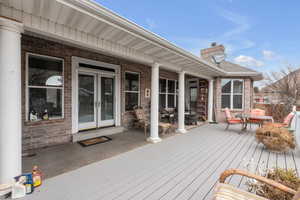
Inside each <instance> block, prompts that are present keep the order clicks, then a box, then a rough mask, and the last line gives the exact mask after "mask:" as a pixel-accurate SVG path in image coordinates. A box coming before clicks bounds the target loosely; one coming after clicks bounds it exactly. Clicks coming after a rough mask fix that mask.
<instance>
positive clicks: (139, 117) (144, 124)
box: [134, 107, 172, 137]
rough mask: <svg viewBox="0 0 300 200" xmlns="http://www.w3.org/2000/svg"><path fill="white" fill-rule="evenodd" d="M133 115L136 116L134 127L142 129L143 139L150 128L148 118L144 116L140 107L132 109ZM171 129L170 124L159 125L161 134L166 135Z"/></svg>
mask: <svg viewBox="0 0 300 200" xmlns="http://www.w3.org/2000/svg"><path fill="white" fill-rule="evenodd" d="M134 113H135V116H136V122H135V126H137V127H140V128H144V134H145V137H147V130H148V128H149V126H150V122H149V119H148V117H147V116H146V114H145V111H144V109H143V108H142V107H136V108H134ZM171 128H172V125H171V124H170V123H162V122H160V123H159V130H160V132H161V134H166V133H167V132H168V131H170V130H171Z"/></svg>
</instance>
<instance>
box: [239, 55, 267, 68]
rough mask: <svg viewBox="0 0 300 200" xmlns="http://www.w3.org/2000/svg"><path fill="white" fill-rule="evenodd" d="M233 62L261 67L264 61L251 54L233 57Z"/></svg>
mask: <svg viewBox="0 0 300 200" xmlns="http://www.w3.org/2000/svg"><path fill="white" fill-rule="evenodd" d="M234 62H235V63H237V64H241V65H244V66H247V67H261V66H263V65H264V63H263V62H262V61H260V60H257V59H255V58H253V57H251V56H245V55H240V56H237V57H235V58H234Z"/></svg>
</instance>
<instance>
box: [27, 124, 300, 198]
mask: <svg viewBox="0 0 300 200" xmlns="http://www.w3.org/2000/svg"><path fill="white" fill-rule="evenodd" d="M224 128H225V126H224V125H221V124H220V125H205V126H203V127H199V128H196V129H192V130H191V131H189V132H188V133H186V134H181V135H176V136H173V137H170V138H167V139H165V140H163V141H162V142H161V143H158V144H149V145H145V146H143V147H140V148H137V149H134V150H132V151H130V152H127V153H124V154H121V155H118V156H116V157H113V158H110V159H107V160H103V161H100V162H97V163H93V164H90V165H87V166H85V167H82V168H80V169H77V170H74V171H71V172H68V173H65V174H62V175H60V176H57V177H53V178H50V179H47V180H46V181H45V182H44V184H43V186H42V187H40V188H38V190H37V191H35V193H34V194H33V195H30V196H27V197H26V198H24V199H33V200H37V199H43V200H48V199H49V200H50V199H51V200H52V199H66V200H68V199H70V200H71V199H72V200H76V199H91V200H100V199H101V200H121V199H122V200H126V199H130V200H144V199H147V200H158V199H161V200H170V199H180V200H187V199H190V200H194V199H202V200H206V199H207V200H208V199H211V198H212V194H213V191H214V186H215V185H216V184H217V182H218V178H219V176H220V174H221V173H222V172H223V171H224V170H226V169H230V168H238V169H245V164H246V163H247V162H249V160H251V159H253V160H254V171H256V170H257V169H258V166H260V165H265V166H267V167H268V168H271V167H276V166H278V167H282V168H285V169H288V168H293V169H296V170H297V173H299V167H300V152H298V151H294V152H287V153H281V154H279V153H274V152H269V151H268V150H266V149H265V148H264V147H263V145H262V144H257V142H256V141H255V137H254V128H252V129H253V130H252V131H251V130H250V131H248V132H245V133H243V134H238V133H239V128H238V127H232V128H231V127H230V130H228V131H224ZM227 182H228V183H230V184H232V185H235V186H237V187H240V188H242V189H245V188H246V186H245V185H244V184H245V182H246V179H245V178H241V177H240V176H233V177H231V178H229V179H228V180H227Z"/></svg>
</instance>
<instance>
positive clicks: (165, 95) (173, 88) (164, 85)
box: [159, 79, 178, 108]
mask: <svg viewBox="0 0 300 200" xmlns="http://www.w3.org/2000/svg"><path fill="white" fill-rule="evenodd" d="M177 87H178V86H177V81H176V80H169V79H159V105H160V107H161V108H176V104H177Z"/></svg>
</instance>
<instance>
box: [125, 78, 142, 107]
mask: <svg viewBox="0 0 300 200" xmlns="http://www.w3.org/2000/svg"><path fill="white" fill-rule="evenodd" d="M139 105H140V74H139V73H136V72H125V110H126V111H130V110H133V108H134V107H135V106H139Z"/></svg>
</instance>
